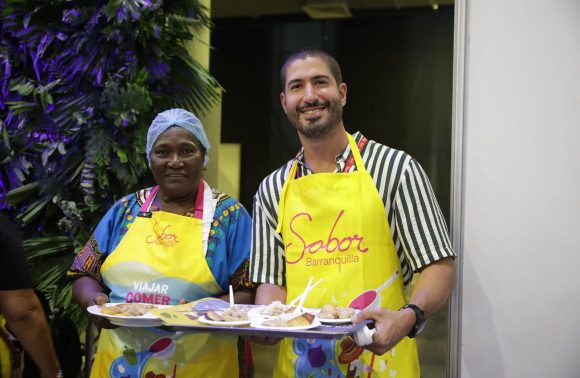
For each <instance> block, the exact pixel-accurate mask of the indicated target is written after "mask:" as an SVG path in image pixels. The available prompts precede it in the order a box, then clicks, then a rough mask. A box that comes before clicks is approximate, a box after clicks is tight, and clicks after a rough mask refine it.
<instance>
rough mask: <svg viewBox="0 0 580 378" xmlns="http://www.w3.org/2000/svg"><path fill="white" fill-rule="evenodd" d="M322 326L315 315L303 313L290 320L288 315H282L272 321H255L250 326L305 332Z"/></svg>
mask: <svg viewBox="0 0 580 378" xmlns="http://www.w3.org/2000/svg"><path fill="white" fill-rule="evenodd" d="M321 325H322V324H321V323H320V321H319V320H318V319H316V318H315V317H314V315H312V314H310V313H307V312H305V313H303V314H300V315H297V316H295V317H292V318H290V317H289V316H288V315H282V316H278V317H275V318H271V319H262V320H256V321H253V322H252V323H251V324H250V326H251V327H253V328H259V329H270V330H293V331H297V330H303V329H312V328H316V327H320V326H321Z"/></svg>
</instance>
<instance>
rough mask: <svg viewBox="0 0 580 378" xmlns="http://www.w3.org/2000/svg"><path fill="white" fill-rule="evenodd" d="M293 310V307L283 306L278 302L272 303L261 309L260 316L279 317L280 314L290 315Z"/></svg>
mask: <svg viewBox="0 0 580 378" xmlns="http://www.w3.org/2000/svg"><path fill="white" fill-rule="evenodd" d="M293 310H294V307H290V306H288V305H285V304H283V303H282V302H280V301H274V302H272V303H270V304H269V305H267V306H264V307H262V309H261V310H260V314H262V315H266V316H279V315H282V314H287V313H290V312H292V311H293Z"/></svg>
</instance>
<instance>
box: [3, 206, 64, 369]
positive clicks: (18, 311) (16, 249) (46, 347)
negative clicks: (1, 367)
mask: <svg viewBox="0 0 580 378" xmlns="http://www.w3.org/2000/svg"><path fill="white" fill-rule="evenodd" d="M0 244H1V245H2V256H1V259H0V313H1V314H2V315H3V316H4V317H5V318H6V325H7V328H8V329H10V331H11V332H12V333H14V335H15V336H16V337H17V338H18V341H19V342H20V343H21V344H22V346H23V347H24V348H25V349H26V351H27V352H28V353H29V354H30V356H31V357H32V359H33V360H34V362H35V363H36V365H37V366H38V368H39V369H40V371H41V373H42V376H43V377H62V376H63V375H62V370H60V365H59V362H58V359H57V357H56V353H55V351H54V347H53V344H52V337H51V335H50V330H49V328H48V324H47V322H46V318H45V316H44V311H43V309H42V305H41V303H40V301H39V300H38V297H37V296H36V294H35V293H34V290H33V289H32V284H31V282H30V278H29V275H28V267H27V265H26V255H25V254H24V250H23V249H22V243H21V241H20V238H19V237H18V230H17V229H16V227H14V225H12V224H11V223H10V222H9V220H8V218H6V217H5V216H4V215H2V214H0ZM3 362H5V361H3Z"/></svg>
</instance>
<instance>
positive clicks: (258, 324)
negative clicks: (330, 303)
mask: <svg viewBox="0 0 580 378" xmlns="http://www.w3.org/2000/svg"><path fill="white" fill-rule="evenodd" d="M264 321H265V320H263V321H261V322H255V323H251V324H250V326H251V327H253V328H259V329H270V330H274V331H280V330H287V331H299V330H302V329H312V328H316V327H320V326H321V325H322V324H320V322H319V321H318V320H317V319H314V320H313V321H312V323H311V324H308V325H305V326H298V327H274V326H269V325H263V324H262V323H263V322H264Z"/></svg>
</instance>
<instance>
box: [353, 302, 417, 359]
mask: <svg viewBox="0 0 580 378" xmlns="http://www.w3.org/2000/svg"><path fill="white" fill-rule="evenodd" d="M367 319H370V320H374V321H375V330H376V332H375V334H374V335H373V343H372V344H370V345H367V346H365V348H366V349H368V350H370V351H371V352H373V353H375V354H378V355H383V354H385V353H386V352H388V351H389V350H390V349H391V348H392V347H394V346H395V345H397V343H398V342H399V341H401V339H402V338H403V337H405V336H407V335H408V334H409V332H410V331H411V328H413V325H414V324H415V321H416V319H415V313H414V312H413V311H412V310H408V309H405V310H402V311H391V310H387V309H374V310H364V311H361V312H359V313H358V314H356V315H355V316H354V317H353V318H352V322H353V323H360V322H362V321H364V320H367Z"/></svg>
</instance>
